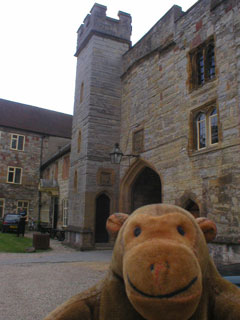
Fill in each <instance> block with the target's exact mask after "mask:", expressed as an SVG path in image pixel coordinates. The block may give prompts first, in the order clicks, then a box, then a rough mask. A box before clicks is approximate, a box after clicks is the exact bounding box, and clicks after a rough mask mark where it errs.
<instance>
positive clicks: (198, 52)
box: [189, 37, 216, 90]
mask: <svg viewBox="0 0 240 320" xmlns="http://www.w3.org/2000/svg"><path fill="white" fill-rule="evenodd" d="M189 56H190V89H191V90H193V89H197V88H198V87H199V86H202V85H204V84H205V83H206V82H208V81H209V80H212V79H214V78H215V76H216V72H215V47H214V40H213V38H212V37H211V38H210V39H209V40H207V41H205V42H204V43H202V44H201V45H200V46H198V47H197V48H195V49H194V50H192V51H191V52H190V54H189Z"/></svg>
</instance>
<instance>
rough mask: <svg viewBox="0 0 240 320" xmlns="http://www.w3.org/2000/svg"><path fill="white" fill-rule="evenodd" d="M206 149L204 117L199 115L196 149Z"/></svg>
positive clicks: (201, 114)
mask: <svg viewBox="0 0 240 320" xmlns="http://www.w3.org/2000/svg"><path fill="white" fill-rule="evenodd" d="M205 147H206V116H205V114H204V113H200V114H199V115H198V116H197V148H198V149H202V148H205Z"/></svg>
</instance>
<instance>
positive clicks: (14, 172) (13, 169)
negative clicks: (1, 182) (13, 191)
mask: <svg viewBox="0 0 240 320" xmlns="http://www.w3.org/2000/svg"><path fill="white" fill-rule="evenodd" d="M17 169H19V170H20V179H19V182H16V171H17ZM22 172H23V169H22V168H20V167H12V166H8V170H7V183H12V184H22ZM11 173H12V174H13V179H12V181H9V180H10V179H9V174H11Z"/></svg>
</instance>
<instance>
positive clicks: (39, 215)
mask: <svg viewBox="0 0 240 320" xmlns="http://www.w3.org/2000/svg"><path fill="white" fill-rule="evenodd" d="M45 137H46V136H41V149H40V165H39V183H40V179H41V178H42V172H41V166H42V158H43V140H44V138H45ZM41 199H42V193H41V191H38V221H37V229H38V231H40V221H41V206H42V205H41Z"/></svg>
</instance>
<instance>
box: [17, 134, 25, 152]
mask: <svg viewBox="0 0 240 320" xmlns="http://www.w3.org/2000/svg"><path fill="white" fill-rule="evenodd" d="M23 143H24V137H23V136H19V137H18V150H23Z"/></svg>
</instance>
